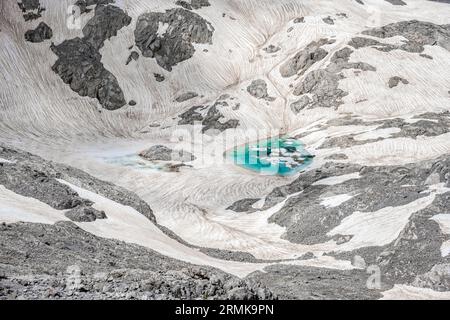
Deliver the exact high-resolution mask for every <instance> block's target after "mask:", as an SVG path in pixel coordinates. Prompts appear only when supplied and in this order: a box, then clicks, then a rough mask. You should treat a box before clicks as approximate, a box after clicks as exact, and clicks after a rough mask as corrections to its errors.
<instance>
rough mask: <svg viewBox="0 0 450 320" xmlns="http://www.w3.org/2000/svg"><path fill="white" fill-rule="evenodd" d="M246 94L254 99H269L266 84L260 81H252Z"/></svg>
mask: <svg viewBox="0 0 450 320" xmlns="http://www.w3.org/2000/svg"><path fill="white" fill-rule="evenodd" d="M247 92H248V93H249V94H250V95H251V96H253V97H255V98H256V99H266V98H268V97H269V94H268V93H267V83H266V81H264V80H262V79H257V80H253V81H252V83H251V84H250V85H249V86H248V87H247Z"/></svg>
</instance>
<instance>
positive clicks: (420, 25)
mask: <svg viewBox="0 0 450 320" xmlns="http://www.w3.org/2000/svg"><path fill="white" fill-rule="evenodd" d="M363 34H365V35H370V36H373V37H377V38H382V39H384V38H391V37H395V36H402V37H404V38H406V39H407V40H408V41H406V42H405V43H404V44H402V45H399V46H395V45H387V46H385V48H386V50H389V51H390V50H394V49H400V50H404V51H408V52H416V53H421V52H423V51H424V46H425V45H438V46H441V47H443V48H445V49H447V50H449V51H450V25H449V24H447V25H437V24H434V23H431V22H424V21H418V20H410V21H402V22H396V23H391V24H388V25H386V26H384V27H381V28H375V29H370V30H366V31H363Z"/></svg>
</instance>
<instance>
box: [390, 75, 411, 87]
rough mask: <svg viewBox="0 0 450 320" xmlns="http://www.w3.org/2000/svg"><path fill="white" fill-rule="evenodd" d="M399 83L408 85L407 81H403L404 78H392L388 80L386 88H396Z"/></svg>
mask: <svg viewBox="0 0 450 320" xmlns="http://www.w3.org/2000/svg"><path fill="white" fill-rule="evenodd" d="M400 82H401V83H403V84H408V83H409V81H408V80H406V79H404V78H402V77H399V76H394V77H391V78H389V81H388V86H389V88H391V89H392V88H394V87H396V86H398V84H399V83H400Z"/></svg>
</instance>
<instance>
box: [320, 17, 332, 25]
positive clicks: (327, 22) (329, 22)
mask: <svg viewBox="0 0 450 320" xmlns="http://www.w3.org/2000/svg"><path fill="white" fill-rule="evenodd" d="M322 21H323V22H325V23H326V24H331V25H333V24H334V20H333V18H331V17H330V16H328V17H326V18H323V19H322Z"/></svg>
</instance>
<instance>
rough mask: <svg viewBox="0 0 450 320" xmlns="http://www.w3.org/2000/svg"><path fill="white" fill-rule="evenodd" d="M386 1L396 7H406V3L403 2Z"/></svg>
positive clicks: (396, 0)
mask: <svg viewBox="0 0 450 320" xmlns="http://www.w3.org/2000/svg"><path fill="white" fill-rule="evenodd" d="M384 1H387V2H389V3H390V4H392V5H394V6H406V2H405V1H403V0H384Z"/></svg>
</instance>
